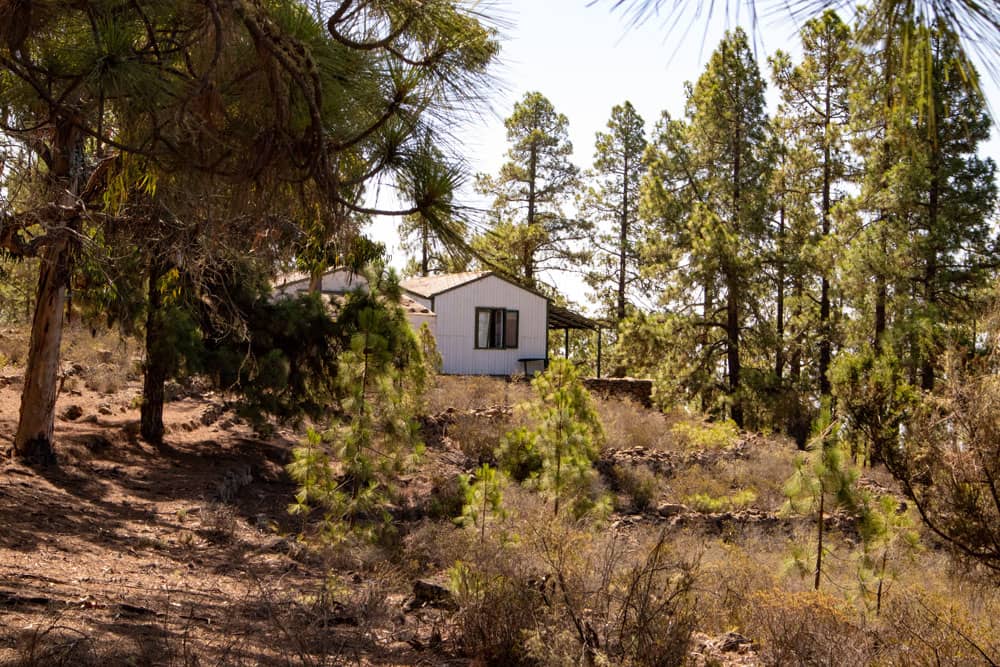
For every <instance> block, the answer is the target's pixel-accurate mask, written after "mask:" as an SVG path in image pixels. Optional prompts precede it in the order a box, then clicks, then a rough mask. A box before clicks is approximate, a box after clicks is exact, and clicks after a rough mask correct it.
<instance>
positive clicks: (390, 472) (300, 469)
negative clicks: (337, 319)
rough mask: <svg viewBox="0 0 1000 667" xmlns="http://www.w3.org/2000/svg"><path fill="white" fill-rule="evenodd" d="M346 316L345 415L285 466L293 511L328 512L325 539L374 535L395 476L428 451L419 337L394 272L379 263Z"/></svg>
mask: <svg viewBox="0 0 1000 667" xmlns="http://www.w3.org/2000/svg"><path fill="white" fill-rule="evenodd" d="M368 285H369V291H368V293H367V294H361V293H355V294H353V295H352V296H351V297H350V298H349V300H348V303H347V304H346V305H345V306H344V311H343V313H342V314H341V318H345V317H346V318H349V319H351V320H352V321H353V322H354V331H353V333H352V334H351V335H350V348H349V350H347V351H346V352H344V353H342V354H341V355H340V358H339V360H338V369H337V382H338V384H339V388H340V392H341V398H340V401H339V402H340V415H339V418H337V419H336V420H335V421H334V423H333V424H332V425H331V427H330V429H329V431H328V432H327V433H325V434H323V435H322V436H321V435H320V434H318V433H315V432H312V433H309V434H308V436H307V438H306V441H305V442H304V443H303V444H302V445H300V446H299V447H296V448H295V450H293V452H292V458H293V460H292V462H291V463H290V464H289V465H288V472H289V474H290V475H291V477H292V479H293V480H295V482H296V483H297V484H298V485H299V490H298V492H297V493H296V497H295V500H296V502H295V503H293V504H292V505H291V506H290V507H289V510H290V511H291V512H292V513H295V514H305V513H307V512H308V511H309V510H310V508H312V507H320V508H322V509H323V511H324V520H323V524H322V531H323V537H324V538H325V539H328V540H331V541H339V540H342V539H344V538H345V537H347V536H348V535H349V534H350V533H351V532H360V533H361V534H364V535H369V536H377V534H378V531H379V530H380V529H384V528H387V527H388V514H387V512H386V509H385V506H386V504H387V503H388V501H389V499H390V498H391V493H392V490H393V483H394V481H395V479H396V476H397V475H398V474H399V473H400V472H401V471H402V470H403V469H404V468H406V467H407V466H408V465H409V464H410V463H411V462H412V461H413V460H414V459H415V458H416V457H418V456H419V455H420V454H421V453H422V451H423V443H422V442H421V440H420V435H419V427H418V425H417V423H416V421H415V415H416V412H417V409H418V407H419V405H420V401H421V398H422V395H423V391H424V388H425V386H426V381H427V368H426V365H425V363H424V360H423V356H422V354H421V351H420V343H419V341H418V340H417V338H416V336H415V334H414V333H413V331H412V329H411V328H410V326H409V323H408V322H407V321H406V317H405V314H404V313H403V310H402V308H400V307H399V284H398V282H397V280H396V278H395V276H394V275H393V274H392V273H391V272H390V273H385V272H383V271H382V270H380V269H376V270H375V271H374V272H372V273H371V275H370V276H369V281H368Z"/></svg>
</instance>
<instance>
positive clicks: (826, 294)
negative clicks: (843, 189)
mask: <svg viewBox="0 0 1000 667" xmlns="http://www.w3.org/2000/svg"><path fill="white" fill-rule="evenodd" d="M830 87H831V84H830V79H829V71H828V73H827V81H826V95H825V97H826V100H825V103H826V108H825V114H826V116H825V119H824V120H825V121H826V122H825V125H824V128H823V202H822V206H823V221H822V228H821V231H822V234H823V238H826V237H827V236H828V235H829V234H830V208H831V207H832V202H831V199H830V189H831V188H832V182H831V181H832V180H833V178H832V173H831V167H832V165H831V164H830V161H831V157H830V123H831V122H832V118H831V117H832V115H833V112H832V110H831V101H830ZM831 337H832V336H831V332H830V278H829V276H828V275H827V271H826V268H824V269H823V275H822V276H821V278H820V294H819V368H818V369H817V371H818V373H819V393H820V396H829V395H830V378H829V377H827V376H828V375H829V371H830V361H831V358H832V349H833V344H832V342H831Z"/></svg>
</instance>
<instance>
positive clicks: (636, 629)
mask: <svg viewBox="0 0 1000 667" xmlns="http://www.w3.org/2000/svg"><path fill="white" fill-rule="evenodd" d="M530 540H531V542H532V543H533V544H534V545H535V549H536V550H537V551H538V553H539V556H540V557H541V559H542V561H543V563H544V564H545V566H546V571H547V574H548V579H547V583H548V588H547V591H546V592H547V597H546V601H547V603H548V604H547V605H546V608H545V611H546V612H547V613H546V615H545V617H544V618H543V621H544V622H543V623H540V624H538V625H536V627H535V628H533V629H531V630H529V631H528V632H527V638H528V648H529V651H530V653H531V654H532V655H533V657H534V658H535V659H536V660H537V661H538V662H539V663H540V664H543V665H563V664H574V663H577V662H578V661H579V660H580V658H581V657H583V658H585V661H586V663H588V664H615V665H635V666H644V667H645V666H650V667H653V666H655V667H659V666H664V667H666V666H668V665H678V664H681V663H683V662H684V659H685V657H686V655H687V653H688V649H689V647H690V642H691V634H692V632H693V630H694V628H695V626H696V624H697V615H696V613H695V602H694V598H693V595H692V591H693V588H694V581H695V574H696V571H697V562H696V561H691V560H685V559H681V558H678V557H675V556H674V555H673V552H672V550H671V549H670V547H669V544H668V542H667V533H666V531H661V533H660V535H659V537H658V538H657V539H655V540H653V541H652V542H651V543H646V544H645V545H644V546H634V545H629V544H628V543H627V540H626V539H625V538H624V536H622V535H621V534H619V533H618V532H617V531H610V532H601V533H600V534H595V533H594V532H592V531H591V530H585V529H582V528H581V526H580V525H579V524H574V523H569V522H564V523H561V524H549V525H548V526H546V527H545V528H543V529H540V530H539V531H537V532H536V534H534V535H533V536H531V538H530Z"/></svg>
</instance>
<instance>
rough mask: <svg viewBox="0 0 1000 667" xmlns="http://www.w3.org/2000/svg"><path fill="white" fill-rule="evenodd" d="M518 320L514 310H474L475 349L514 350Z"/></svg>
mask: <svg viewBox="0 0 1000 667" xmlns="http://www.w3.org/2000/svg"><path fill="white" fill-rule="evenodd" d="M518 319H519V313H518V311H516V310H507V309H506V308H476V340H475V343H476V349H477V350H504V349H507V350H510V349H516V348H517V345H518V335H519V333H520V332H519V329H520V327H519V326H518V324H519V322H518Z"/></svg>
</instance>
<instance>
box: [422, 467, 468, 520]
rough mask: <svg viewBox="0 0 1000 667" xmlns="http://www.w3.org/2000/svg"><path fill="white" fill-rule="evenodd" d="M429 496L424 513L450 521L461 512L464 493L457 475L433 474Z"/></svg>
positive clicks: (433, 517)
mask: <svg viewBox="0 0 1000 667" xmlns="http://www.w3.org/2000/svg"><path fill="white" fill-rule="evenodd" d="M432 481H433V486H432V487H431V494H430V497H429V498H428V499H427V503H426V505H425V507H426V513H427V516H428V517H430V518H432V519H441V520H444V521H450V520H451V519H454V518H455V517H457V516H461V514H462V506H463V505H464V504H465V493H464V492H463V491H462V484H461V480H460V479H459V477H458V475H455V474H453V475H440V474H438V475H435V476H434V477H433V478H432Z"/></svg>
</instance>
